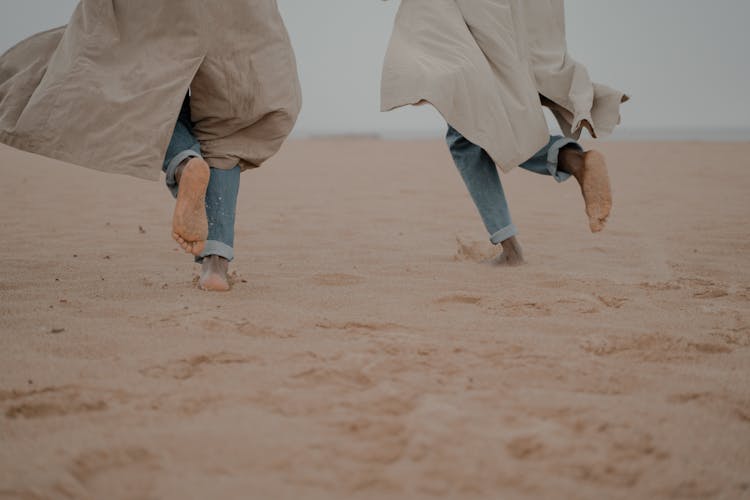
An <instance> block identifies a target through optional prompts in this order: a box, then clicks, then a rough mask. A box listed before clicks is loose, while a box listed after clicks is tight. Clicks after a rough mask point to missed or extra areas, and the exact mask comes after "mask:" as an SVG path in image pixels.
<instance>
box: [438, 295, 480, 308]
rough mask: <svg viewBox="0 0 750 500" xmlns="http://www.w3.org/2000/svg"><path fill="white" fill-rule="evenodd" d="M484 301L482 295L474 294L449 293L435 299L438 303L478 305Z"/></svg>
mask: <svg viewBox="0 0 750 500" xmlns="http://www.w3.org/2000/svg"><path fill="white" fill-rule="evenodd" d="M480 302H482V297H476V296H474V295H464V294H456V295H448V296H447V297H440V298H439V299H437V300H436V301H435V303H436V304H470V305H477V304H479V303H480Z"/></svg>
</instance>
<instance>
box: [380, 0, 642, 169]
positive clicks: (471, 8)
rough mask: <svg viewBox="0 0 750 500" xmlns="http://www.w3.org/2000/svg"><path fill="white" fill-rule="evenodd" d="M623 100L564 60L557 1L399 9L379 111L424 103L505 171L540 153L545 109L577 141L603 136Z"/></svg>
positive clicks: (426, 3)
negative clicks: (584, 136) (585, 134)
mask: <svg viewBox="0 0 750 500" xmlns="http://www.w3.org/2000/svg"><path fill="white" fill-rule="evenodd" d="M626 100H627V96H625V95H624V94H623V93H622V92H620V91H617V90H614V89H611V88H609V87H606V86H604V85H599V84H595V83H593V82H592V81H591V79H590V78H589V75H588V72H587V70H586V68H585V67H584V66H583V65H581V64H579V63H578V62H576V61H575V60H574V59H573V58H572V57H571V56H570V55H569V54H568V51H567V43H566V39H565V16H564V3H563V0H402V1H401V6H400V8H399V11H398V14H397V16H396V21H395V25H394V30H393V34H392V36H391V41H390V44H389V47H388V52H387V54H386V58H385V63H384V67H383V76H382V86H381V108H382V110H383V111H390V110H392V109H395V108H398V107H401V106H406V105H410V104H418V103H420V102H424V101H426V102H428V103H430V104H432V105H433V106H434V107H435V108H436V109H437V110H438V111H439V112H440V114H442V115H443V117H444V118H445V119H446V121H447V122H448V123H450V124H451V126H452V127H454V128H455V129H456V130H457V131H458V132H460V134H461V135H462V136H464V137H465V138H467V139H468V140H469V141H471V142H472V143H474V144H476V145H478V146H480V147H481V148H482V149H484V150H485V151H486V152H487V153H488V154H489V155H490V157H491V158H492V160H493V161H494V162H495V164H496V165H497V166H498V167H500V168H501V169H502V170H504V171H510V170H512V169H513V168H515V167H517V166H519V165H520V164H521V163H523V162H525V161H526V160H528V159H529V158H531V157H532V156H533V155H534V154H535V153H536V152H537V151H539V150H540V149H541V148H542V147H543V146H544V145H545V144H547V142H548V140H549V136H550V131H549V128H548V126H547V121H546V119H545V116H544V112H543V106H544V105H546V106H548V107H550V109H551V110H552V112H553V114H554V115H555V117H556V118H557V120H558V122H559V124H560V127H561V129H562V131H563V133H564V134H565V135H566V136H567V137H571V138H574V139H578V138H579V137H580V135H581V132H582V130H583V129H584V128H586V129H588V130H589V131H590V133H591V134H592V135H593V136H594V137H604V136H606V135H608V134H610V133H611V132H612V131H613V129H614V128H615V126H616V125H617V124H619V122H620V104H621V103H622V102H625V101H626Z"/></svg>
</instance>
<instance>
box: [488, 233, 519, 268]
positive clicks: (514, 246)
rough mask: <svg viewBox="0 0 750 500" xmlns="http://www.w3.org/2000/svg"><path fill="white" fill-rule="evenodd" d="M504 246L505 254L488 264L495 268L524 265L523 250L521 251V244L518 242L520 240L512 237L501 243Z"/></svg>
mask: <svg viewBox="0 0 750 500" xmlns="http://www.w3.org/2000/svg"><path fill="white" fill-rule="evenodd" d="M501 245H502V246H503V253H501V254H500V255H498V256H497V257H495V258H493V259H490V260H488V261H486V262H488V263H489V264H492V265H493V266H511V267H512V266H520V265H522V264H523V263H524V260H523V250H521V244H520V243H519V242H518V238H516V237H515V236H511V237H510V238H508V239H507V240H505V241H503V242H502V243H501Z"/></svg>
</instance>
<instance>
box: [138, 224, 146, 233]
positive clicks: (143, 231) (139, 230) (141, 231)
mask: <svg viewBox="0 0 750 500" xmlns="http://www.w3.org/2000/svg"><path fill="white" fill-rule="evenodd" d="M138 232H139V233H141V234H146V230H145V229H143V226H138Z"/></svg>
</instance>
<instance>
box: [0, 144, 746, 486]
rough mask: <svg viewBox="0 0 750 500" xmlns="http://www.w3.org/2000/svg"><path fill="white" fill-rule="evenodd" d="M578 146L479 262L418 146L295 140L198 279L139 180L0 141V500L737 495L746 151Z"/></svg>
mask: <svg viewBox="0 0 750 500" xmlns="http://www.w3.org/2000/svg"><path fill="white" fill-rule="evenodd" d="M601 149H602V150H603V151H604V152H605V153H606V154H607V155H608V160H609V164H610V168H611V177H612V183H613V186H614V190H615V191H614V195H615V208H614V211H613V213H612V216H611V218H610V221H609V224H608V226H607V229H606V230H605V231H604V232H603V233H602V234H598V235H592V234H591V233H590V232H589V228H588V220H587V217H586V215H585V213H584V209H583V203H582V200H581V195H580V190H579V188H578V186H576V185H575V184H574V183H569V184H564V185H557V184H555V182H553V181H552V180H551V179H549V178H544V177H541V176H534V175H533V174H529V173H527V172H522V171H516V172H513V173H511V174H509V175H507V176H505V177H504V180H505V183H506V188H507V191H508V193H509V197H510V201H511V206H512V208H513V210H514V214H515V219H516V221H515V222H516V224H517V225H518V226H519V227H520V229H521V234H520V238H521V242H522V244H523V245H524V251H525V256H526V259H527V260H528V264H527V265H526V266H524V267H521V268H513V269H495V268H491V267H486V266H484V265H482V264H480V263H479V261H481V260H482V259H484V258H486V257H488V256H490V255H491V254H492V252H491V250H492V249H491V248H490V247H489V244H488V243H487V242H486V235H485V233H484V230H483V228H482V226H481V223H480V221H479V218H478V216H477V215H476V213H475V211H474V208H473V206H472V205H471V202H470V200H469V197H468V195H467V193H466V192H465V188H464V186H463V185H462V183H461V180H460V178H459V176H458V173H457V172H456V171H455V169H454V167H453V166H452V164H451V160H450V157H449V155H448V152H447V150H446V148H445V146H444V145H442V144H441V143H440V142H438V141H435V142H412V143H410V142H381V141H374V140H373V141H366V140H361V141H359V140H321V141H309V142H305V141H298V142H292V143H290V144H289V145H288V146H287V147H285V149H284V151H283V152H282V153H281V154H280V155H279V156H278V157H277V158H276V159H274V160H273V161H272V162H271V164H269V166H268V167H264V168H263V169H261V170H259V171H255V172H248V173H246V174H244V175H243V179H242V182H243V186H242V189H241V193H240V206H239V214H238V217H237V220H238V234H237V261H236V263H235V264H234V265H233V268H232V269H233V270H234V271H235V275H234V290H233V291H232V292H231V293H229V294H214V295H212V294H206V293H204V292H200V291H199V290H197V289H196V286H195V284H194V276H195V274H196V272H197V268H196V267H195V266H194V264H192V262H191V260H190V258H189V257H186V256H185V255H183V254H182V253H181V252H178V251H177V248H176V244H175V243H174V242H173V241H172V239H171V237H170V233H171V215H172V207H173V203H174V202H173V200H172V199H171V198H170V196H169V194H168V193H167V191H166V189H165V188H164V187H163V186H162V185H159V184H157V183H149V182H145V181H140V180H135V179H131V178H125V177H116V176H110V175H105V174H101V173H97V172H93V171H88V170H84V169H80V168H77V167H72V166H67V165H63V164H59V163H56V162H54V161H51V160H47V159H43V158H38V157H34V156H31V155H27V154H23V153H20V152H18V151H14V150H11V149H9V148H4V147H3V148H0V159H2V161H1V162H0V172H2V182H0V199H1V200H2V201H1V202H0V203H2V210H0V226H1V227H2V232H3V239H2V241H3V245H2V246H0V262H2V268H1V271H0V299H1V300H0V497H3V498H4V497H5V496H7V497H9V498H16V497H20V498H65V497H72V498H87V497H88V498H168V499H169V498H174V499H183V498H248V497H250V498H263V499H268V498H289V499H299V498H305V499H316V498H319V499H334V498H342V499H343V498H347V499H348V498H366V499H369V498H387V499H394V498H410V499H412V498H427V497H433V496H435V497H442V498H461V499H470V498H590V499H602V498H608V499H609V498H623V499H624V498H627V499H632V498H680V499H683V498H712V497H716V498H747V497H748V496H750V474H748V471H750V266H749V264H750V223H749V222H748V216H750V195H749V193H750V170H749V169H748V167H749V166H750V164H748V160H747V158H748V157H750V145H748V144H734V145H731V144H727V145H722V144H687V143H686V144H679V143H671V144H624V143H616V144H614V143H613V144H604V145H603V146H601Z"/></svg>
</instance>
